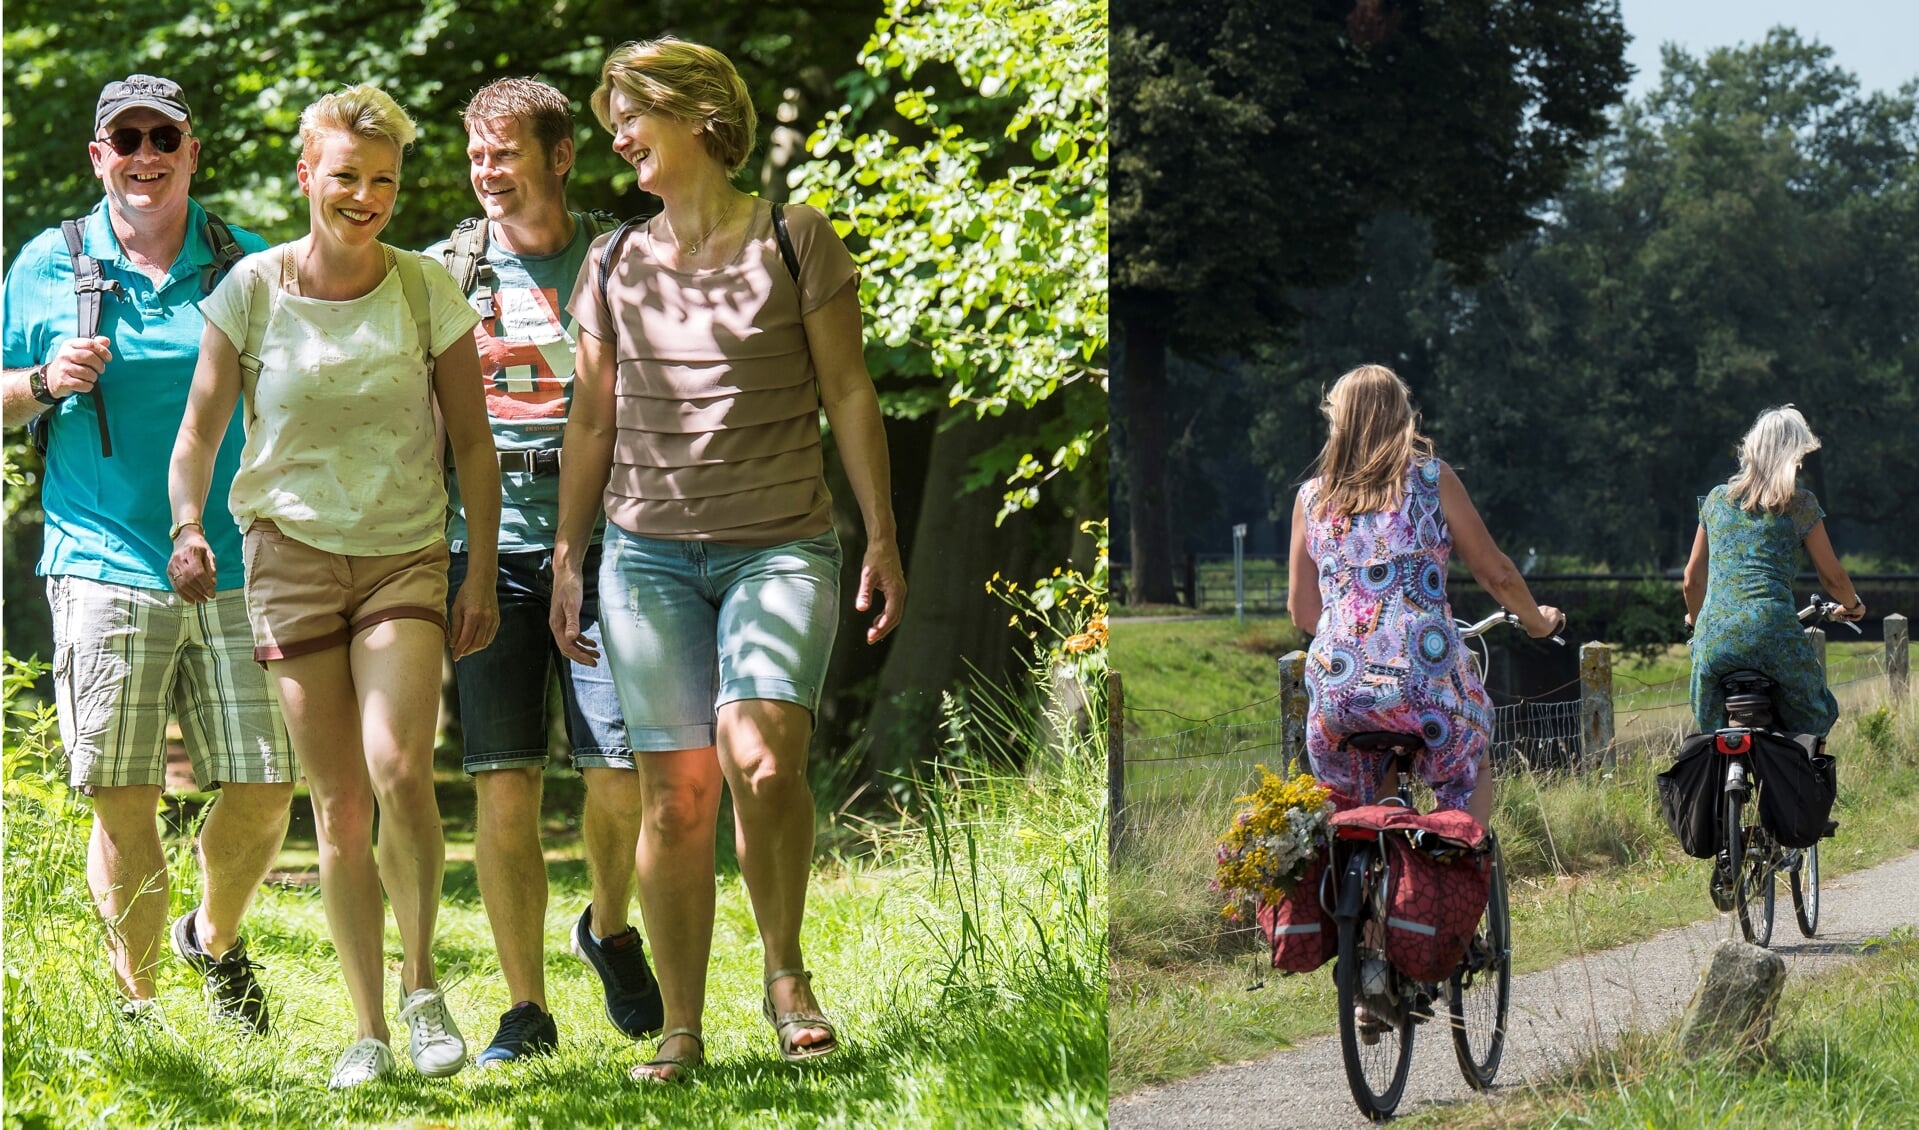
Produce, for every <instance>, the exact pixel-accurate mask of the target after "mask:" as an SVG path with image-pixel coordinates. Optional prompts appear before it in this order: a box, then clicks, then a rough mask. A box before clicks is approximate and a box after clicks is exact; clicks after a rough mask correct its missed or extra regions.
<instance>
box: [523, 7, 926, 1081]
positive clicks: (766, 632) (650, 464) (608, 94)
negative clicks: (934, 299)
mask: <svg viewBox="0 0 1919 1130" xmlns="http://www.w3.org/2000/svg"><path fill="white" fill-rule="evenodd" d="M593 111H594V113H595V114H596V115H597V116H598V117H599V119H600V122H601V124H602V125H604V126H606V128H607V129H608V130H609V131H611V132H612V134H613V151H614V152H615V153H617V154H619V155H620V156H621V157H622V158H623V159H625V160H626V161H628V162H630V163H631V164H632V165H633V167H634V169H635V170H636V171H637V173H638V175H639V186H640V187H641V188H642V189H644V190H646V191H647V192H651V193H653V194H654V195H655V196H658V197H659V198H660V200H661V201H662V202H663V203H664V205H665V209H664V211H662V212H661V213H660V215H658V216H656V217H654V219H653V220H652V221H651V222H650V223H648V224H646V225H645V226H644V227H640V228H636V229H634V230H632V231H631V232H630V233H627V234H626V235H625V236H624V238H622V237H621V236H620V235H619V234H618V233H616V234H615V235H614V236H611V237H608V238H606V239H602V240H601V241H600V242H599V243H598V244H597V245H596V246H595V247H594V250H593V251H592V253H590V254H589V255H588V257H587V261H586V264H585V266H584V267H583V269H582V271H581V275H580V280H579V282H578V284H577V285H576V286H575V287H574V291H573V294H574V297H573V302H572V305H571V307H570V310H571V312H572V313H573V314H574V315H575V316H576V317H577V318H578V319H579V324H580V328H581V330H582V333H581V334H580V335H579V342H580V345H579V360H578V364H577V366H576V370H575V372H576V376H575V384H574V392H573V407H572V414H571V416H570V417H569V420H568V423H567V428H566V441H565V447H564V449H563V453H562V459H561V466H562V470H561V476H560V517H559V523H560V528H559V531H558V538H557V544H556V546H555V549H554V589H553V612H552V624H553V634H554V637H555V639H556V640H557V641H558V642H559V646H560V648H561V650H562V651H564V652H566V653H567V654H568V655H569V656H571V657H572V658H574V659H576V660H578V661H579V662H582V663H593V662H594V661H595V658H596V653H595V649H594V648H593V645H592V644H591V643H590V642H589V641H588V640H587V639H586V638H585V637H583V636H582V635H581V634H580V629H579V615H578V612H579V604H580V592H581V578H580V561H581V560H582V558H583V557H584V556H585V553H586V550H587V545H588V542H589V539H590V537H591V535H592V532H593V525H594V518H595V516H596V514H597V511H598V509H599V506H600V505H601V504H602V502H603V503H604V506H605V509H606V516H607V519H608V522H607V533H606V538H605V549H604V554H603V557H602V563H601V571H600V594H601V597H600V608H601V623H602V630H603V633H604V638H605V646H606V650H607V658H608V660H609V662H610V663H611V665H612V670H613V677H614V681H615V684H616V685H617V686H618V688H619V692H620V703H621V706H622V708H623V710H624V713H625V715H626V722H627V736H628V739H629V741H630V743H631V745H632V746H633V748H634V750H635V751H638V753H639V756H638V762H639V774H640V787H641V793H642V796H643V798H644V812H643V815H642V818H641V832H640V844H639V852H638V859H637V865H638V867H637V869H638V874H639V885H640V906H641V911H642V913H643V914H644V916H645V919H646V930H647V936H648V937H649V938H650V939H651V940H652V943H653V953H654V958H655V960H656V962H657V963H658V966H659V980H660V989H661V995H662V997H663V998H664V1001H665V1005H666V1020H665V1034H664V1036H663V1037H662V1039H661V1041H660V1046H659V1048H658V1051H657V1054H656V1055H655V1057H654V1058H653V1059H652V1060H651V1061H649V1062H647V1063H643V1064H641V1065H639V1066H638V1067H636V1068H635V1069H634V1070H633V1075H634V1077H635V1078H636V1079H651V1080H655V1081H671V1080H677V1079H680V1078H682V1077H684V1075H685V1073H686V1072H687V1071H689V1070H691V1069H693V1068H696V1067H698V1066H699V1064H700V1063H702V1062H703V1061H704V1058H705V1047H704V1043H703V1041H702V1039H701V1035H700V1033H701V1026H700V1017H701V1013H702V1010H703V1008H704V1005H705V997H706V966H707V958H708V954H709V952H710V950H711V948H712V938H713V904H714V877H713V871H714V856H713V838H714V829H715V824H716V821H717V820H718V815H719V798H720V785H721V782H722V781H724V782H725V783H726V785H727V786H728V787H729V788H730V789H731V791H732V794H733V807H734V812H735V814H736V818H737V821H738V826H739V832H738V847H739V858H740V873H741V876H742V877H743V878H744V879H745V881H746V887H747V891H748V894H749V895H750V896H751V898H752V902H753V913H754V916H755V918H756V920H757V921H758V923H759V928H760V939H761V941H762V943H763V944H764V946H765V955H764V961H765V965H764V969H763V972H764V979H765V987H766V994H765V999H764V1000H763V1002H762V1010H763V1012H764V1013H765V1015H766V1018H767V1020H768V1021H769V1022H770V1023H771V1024H772V1026H773V1029H774V1032H775V1035H776V1038H777V1040H778V1044H779V1051H780V1054H781V1056H782V1057H783V1058H785V1059H787V1060H789V1061H799V1060H806V1059H813V1058H817V1057H819V1056H822V1055H826V1054H828V1053H830V1052H832V1051H833V1050H835V1049H836V1048H837V1046H838V1044H837V1042H836V1038H835V1032H834V1029H833V1025H832V1023H831V1022H829V1021H828V1020H827V1019H826V1017H825V1016H824V1015H823V1014H822V1013H821V1012H820V1006H819V1002H818V1000H817V999H816V998H815V997H814V995H813V989H812V984H811V980H812V977H811V974H809V973H808V972H807V971H806V967H805V963H804V960H803V958H802V957H801V953H800V921H801V917H802V915H803V913H804V909H805V904H806V885H807V880H808V877H809V875H810V873H811V870H812V854H813V797H812V794H811V792H810V791H809V790H808V788H807V784H806V753H807V743H808V741H809V739H810V738H811V736H812V730H813V714H814V711H815V710H816V709H817V708H818V706H819V699H820V689H821V688H820V683H821V680H822V678H823V677H824V674H825V671H826V664H827V659H828V657H829V655H830V654H831V652H832V647H833V635H834V632H835V629H836V627H837V625H838V621H839V584H838V578H839V567H840V549H839V542H838V539H837V537H836V536H835V534H834V532H833V525H832V520H831V500H830V498H829V497H828V495H827V492H826V482H825V478H824V476H823V474H822V471H821V461H820V459H821V457H820V429H819V423H818V420H819V412H820V410H821V409H822V408H824V409H825V411H826V415H827V420H828V422H829V423H830V424H831V426H832V428H833V434H834V438H835V441H836V443H837V446H838V448H839V451H840V456H841V459H842V461H843V462H844V463H845V466H846V474H847V479H848V481H849V482H850V483H851V484H852V488H853V493H854V495H855V497H856V498H857V500H858V502H859V507H860V514H861V516H862V518H863V520H864V522H865V526H866V535H867V548H866V555H865V559H864V561H863V562H862V565H861V569H860V591H859V594H858V596H857V598H856V602H857V606H858V607H859V609H860V610H862V611H865V610H867V609H868V608H869V607H871V606H874V605H875V604H877V606H878V609H879V611H878V615H877V616H876V617H875V618H874V620H873V623H872V625H871V626H870V627H869V628H868V630H867V633H866V638H867V642H869V643H877V642H878V641H879V640H881V639H883V638H884V637H885V636H886V635H887V634H888V633H889V632H891V631H892V630H893V629H894V628H895V627H896V626H898V624H899V622H900V615H901V613H902V611H903V610H904V608H905V601H906V580H905V576H904V574H903V572H902V570H901V567H900V556H899V546H898V541H897V535H896V532H895V529H894V522H893V511H892V505H891V503H890V501H889V498H890V476H889V473H888V468H887V455H886V437H885V433H884V432H883V431H882V429H881V424H880V409H879V400H878V397H877V396H876V395H875V393H874V391H873V382H872V379H871V378H870V377H869V376H868V375H867V372H866V362H865V355H864V353H863V352H862V325H861V318H860V308H859V287H858V277H857V272H856V271H855V269H854V266H853V261H852V257H851V256H850V255H848V253H847V251H846V248H845V246H844V245H843V244H842V243H841V242H840V240H839V238H838V237H837V236H836V235H835V234H834V232H833V229H832V227H831V225H830V224H829V223H828V222H827V220H826V218H825V217H824V216H823V215H821V214H820V213H819V212H818V211H817V210H815V209H813V208H810V207H806V206H804V205H793V206H790V207H787V208H785V209H784V210H783V213H781V212H779V211H776V209H775V207H774V206H771V205H768V204H767V203H766V202H764V201H761V200H759V199H758V198H757V197H754V196H750V195H747V194H745V193H742V192H740V191H739V190H738V189H736V188H734V187H733V185H732V183H731V181H730V179H729V178H730V175H731V174H732V173H734V172H737V171H738V170H739V169H740V168H741V167H742V166H743V165H744V164H745V161H746V157H747V155H748V153H750V152H751V150H752V147H753V141H754V128H755V123H756V117H755V115H754V112H753V107H752V104H751V103H750V102H749V100H748V97H747V91H746V85H745V84H744V83H743V82H741V81H740V77H739V75H738V73H737V72H735V70H734V69H733V65H732V64H731V63H730V62H728V61H727V59H726V57H725V56H724V55H721V54H720V53H719V52H717V51H714V50H712V49H711V48H707V47H701V46H698V45H696V44H692V43H686V42H683V41H680V40H677V39H673V38H670V37H669V38H663V39H659V40H654V41H651V42H646V43H629V44H625V45H623V46H621V47H619V48H617V49H616V50H615V51H614V52H613V53H612V54H611V55H610V56H609V57H608V58H607V60H606V63H605V65H604V66H603V67H602V68H601V72H600V85H599V87H598V88H597V89H596V90H594V92H593ZM782 226H783V227H784V228H785V232H784V237H785V238H784V240H782V233H781V232H780V230H779V229H780V228H781V227H782ZM616 241H617V242H616ZM782 242H784V243H785V245H786V246H785V247H782ZM609 256H610V258H611V262H610V269H609V271H608V273H607V275H608V277H607V284H606V287H605V291H604V294H603V293H602V291H601V286H600V261H601V259H602V258H603V257H609Z"/></svg>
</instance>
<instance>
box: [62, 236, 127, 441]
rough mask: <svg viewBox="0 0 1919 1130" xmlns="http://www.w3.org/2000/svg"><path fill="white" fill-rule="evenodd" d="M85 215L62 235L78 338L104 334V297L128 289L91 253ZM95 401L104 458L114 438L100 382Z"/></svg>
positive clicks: (97, 385) (97, 386) (96, 383)
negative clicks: (75, 304) (70, 273)
mask: <svg viewBox="0 0 1919 1130" xmlns="http://www.w3.org/2000/svg"><path fill="white" fill-rule="evenodd" d="M86 224H87V221H86V219H85V217H81V218H77V219H72V220H64V221H62V222H61V224H60V234H61V235H62V236H63V237H65V239H66V241H67V255H68V256H69V257H71V258H72V259H73V294H74V298H75V299H76V301H77V302H78V303H79V313H80V323H79V327H78V331H77V333H76V335H75V336H77V337H97V336H98V335H99V333H100V296H101V295H103V294H111V295H114V296H115V297H124V296H125V294H126V289H125V288H124V287H122V286H121V285H120V281H119V280H118V279H109V278H107V277H106V275H105V273H104V272H102V271H101V270H100V260H98V259H95V258H94V257H93V256H91V255H88V254H87V253H86V251H85V249H84V248H85V245H86V231H87V228H86ZM87 395H88V396H89V397H91V398H92V400H93V414H94V416H95V417H96V418H97V419H98V420H99V422H100V454H101V455H102V456H103V457H109V458H110V457H111V456H112V455H113V437H112V436H111V435H109V434H108V433H107V394H106V392H105V391H104V390H102V389H101V387H100V384H99V382H97V381H96V382H94V385H93V389H92V391H91V392H89V393H88V394H87Z"/></svg>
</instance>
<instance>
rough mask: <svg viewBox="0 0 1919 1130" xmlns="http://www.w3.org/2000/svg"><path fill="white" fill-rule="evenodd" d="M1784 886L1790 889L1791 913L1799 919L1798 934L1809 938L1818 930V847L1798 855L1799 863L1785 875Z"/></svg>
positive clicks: (1816, 845)
mask: <svg viewBox="0 0 1919 1130" xmlns="http://www.w3.org/2000/svg"><path fill="white" fill-rule="evenodd" d="M1786 885H1787V886H1788V887H1790V888H1792V912H1793V915H1794V916H1795V917H1797V918H1798V919H1799V932H1800V933H1801V934H1804V935H1805V936H1806V937H1808V938H1810V937H1812V936H1813V934H1814V933H1815V932H1816V931H1817V930H1818V929H1819V845H1818V844H1814V845H1812V846H1811V847H1809V848H1807V849H1806V850H1804V851H1802V852H1800V853H1799V862H1798V863H1796V864H1794V865H1793V869H1792V870H1791V871H1788V872H1787V873H1786Z"/></svg>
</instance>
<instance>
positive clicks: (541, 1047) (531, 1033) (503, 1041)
mask: <svg viewBox="0 0 1919 1130" xmlns="http://www.w3.org/2000/svg"><path fill="white" fill-rule="evenodd" d="M559 1046H560V1029H559V1028H558V1027H557V1026H556V1025H555V1024H554V1023H553V1015H552V1014H551V1013H549V1012H547V1011H546V1010H545V1009H543V1008H541V1007H540V1006H539V1005H537V1004H534V1003H533V1002H532V1001H527V1002H526V1003H524V1004H516V1005H514V1006H513V1007H512V1008H509V1009H507V1010H506V1011H505V1012H504V1013H502V1014H501V1016H500V1030H499V1031H497V1032H495V1033H493V1042H492V1043H490V1044H488V1045H487V1046H486V1050H485V1051H483V1052H481V1053H480V1055H479V1058H477V1059H475V1060H474V1061H473V1062H475V1063H477V1064H479V1065H480V1066H481V1067H487V1066H490V1065H492V1064H495V1063H506V1062H507V1061H509V1060H515V1059H525V1058H526V1057H527V1056H532V1055H545V1054H546V1053H547V1052H550V1051H552V1050H553V1049H554V1048H557V1047H559Z"/></svg>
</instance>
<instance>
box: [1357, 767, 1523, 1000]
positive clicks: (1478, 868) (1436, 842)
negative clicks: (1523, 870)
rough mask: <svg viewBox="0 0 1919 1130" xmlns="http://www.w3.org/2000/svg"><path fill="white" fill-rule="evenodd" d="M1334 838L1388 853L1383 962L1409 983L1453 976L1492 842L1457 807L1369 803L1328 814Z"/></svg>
mask: <svg viewBox="0 0 1919 1130" xmlns="http://www.w3.org/2000/svg"><path fill="white" fill-rule="evenodd" d="M1332 824H1333V834H1334V835H1336V836H1340V837H1342V838H1356V839H1373V838H1375V837H1377V838H1378V839H1379V840H1380V841H1381V842H1382V843H1383V845H1384V847H1385V851H1386V959H1387V960H1388V961H1390V962H1392V964H1393V967H1394V968H1395V969H1398V970H1399V971H1400V972H1401V973H1404V974H1405V975H1406V976H1408V977H1411V978H1412V979H1413V980H1415V981H1429V982H1435V983H1436V982H1440V981H1444V980H1446V978H1448V977H1450V976H1452V973H1453V970H1454V969H1456V968H1458V966H1459V962H1460V960H1461V959H1462V958H1463V957H1465V955H1466V946H1467V944H1468V943H1470V942H1471V941H1472V938H1473V931H1474V930H1476V929H1477V928H1478V926H1479V919H1480V916H1481V915H1483V914H1484V913H1485V911H1486V898H1487V896H1488V894H1489V893H1490V891H1491V889H1492V854H1491V852H1492V842H1491V840H1490V839H1489V838H1488V837H1487V835H1486V829H1485V828H1483V827H1481V826H1480V823H1479V821H1477V820H1474V819H1473V818H1472V817H1471V816H1468V815H1467V814H1466V813H1464V812H1462V811H1460V810H1458V809H1442V810H1441V811H1438V812H1428V813H1418V812H1414V811H1412V810H1411V809H1407V808H1402V807H1400V806H1399V805H1393V804H1373V805H1367V806H1365V807H1363V808H1355V809H1351V810H1349V811H1346V812H1341V813H1337V814H1336V815H1334V816H1333V819H1332Z"/></svg>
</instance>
